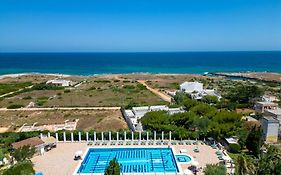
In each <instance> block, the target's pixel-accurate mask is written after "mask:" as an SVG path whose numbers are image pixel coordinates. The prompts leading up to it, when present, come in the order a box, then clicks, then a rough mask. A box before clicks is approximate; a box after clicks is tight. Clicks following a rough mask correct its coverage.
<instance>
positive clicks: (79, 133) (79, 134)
mask: <svg viewBox="0 0 281 175" xmlns="http://www.w3.org/2000/svg"><path fill="white" fill-rule="evenodd" d="M78 140H79V142H81V132H78Z"/></svg>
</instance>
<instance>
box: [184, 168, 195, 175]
mask: <svg viewBox="0 0 281 175" xmlns="http://www.w3.org/2000/svg"><path fill="white" fill-rule="evenodd" d="M183 173H184V174H185V175H192V174H193V172H192V171H190V170H189V169H185V170H184V171H183Z"/></svg>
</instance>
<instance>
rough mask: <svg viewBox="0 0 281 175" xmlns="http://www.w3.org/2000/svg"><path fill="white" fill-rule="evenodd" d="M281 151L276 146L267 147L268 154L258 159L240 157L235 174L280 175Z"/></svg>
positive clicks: (245, 156)
mask: <svg viewBox="0 0 281 175" xmlns="http://www.w3.org/2000/svg"><path fill="white" fill-rule="evenodd" d="M280 167H281V150H280V149H278V148H277V147H276V146H268V147H266V152H265V153H263V154H261V155H260V157H258V158H252V157H250V156H248V155H245V154H242V155H239V157H238V158H237V161H236V169H235V174H237V175H245V174H249V175H280V174H281V168H280Z"/></svg>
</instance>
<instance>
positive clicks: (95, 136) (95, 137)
mask: <svg viewBox="0 0 281 175" xmlns="http://www.w3.org/2000/svg"><path fill="white" fill-rule="evenodd" d="M94 141H97V133H96V131H95V132H94Z"/></svg>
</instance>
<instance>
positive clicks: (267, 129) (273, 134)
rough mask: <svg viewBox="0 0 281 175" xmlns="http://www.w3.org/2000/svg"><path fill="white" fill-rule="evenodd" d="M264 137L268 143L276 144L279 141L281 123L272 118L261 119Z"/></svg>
mask: <svg viewBox="0 0 281 175" xmlns="http://www.w3.org/2000/svg"><path fill="white" fill-rule="evenodd" d="M261 126H262V130H263V137H264V140H265V141H266V142H267V143H276V142H277V140H278V132H279V121H278V120H277V119H275V118H274V117H272V116H267V117H263V118H262V119H261Z"/></svg>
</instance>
